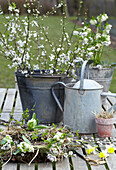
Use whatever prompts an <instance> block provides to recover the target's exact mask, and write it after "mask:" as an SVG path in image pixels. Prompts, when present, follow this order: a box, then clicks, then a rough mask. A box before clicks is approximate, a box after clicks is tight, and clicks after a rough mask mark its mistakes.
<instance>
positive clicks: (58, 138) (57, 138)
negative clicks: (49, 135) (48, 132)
mask: <svg viewBox="0 0 116 170" xmlns="http://www.w3.org/2000/svg"><path fill="white" fill-rule="evenodd" d="M62 134H63V133H61V132H57V133H56V134H55V136H54V137H53V138H54V139H56V140H58V141H59V140H60V138H61V136H62Z"/></svg>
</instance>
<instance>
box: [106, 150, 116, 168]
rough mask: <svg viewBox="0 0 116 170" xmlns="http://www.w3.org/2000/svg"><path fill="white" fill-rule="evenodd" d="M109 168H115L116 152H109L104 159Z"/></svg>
mask: <svg viewBox="0 0 116 170" xmlns="http://www.w3.org/2000/svg"><path fill="white" fill-rule="evenodd" d="M106 161H107V165H108V167H109V170H116V154H115V153H114V154H110V156H109V157H108V158H107V159H106Z"/></svg>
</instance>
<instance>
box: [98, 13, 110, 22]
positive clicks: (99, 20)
mask: <svg viewBox="0 0 116 170" xmlns="http://www.w3.org/2000/svg"><path fill="white" fill-rule="evenodd" d="M107 19H108V15H107V14H100V15H99V16H98V17H97V20H98V22H104V21H106V20H107Z"/></svg>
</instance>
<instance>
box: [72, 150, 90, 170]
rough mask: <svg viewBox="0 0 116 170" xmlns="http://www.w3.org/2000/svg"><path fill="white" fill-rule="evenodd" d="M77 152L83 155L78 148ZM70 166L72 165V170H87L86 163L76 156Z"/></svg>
mask: <svg viewBox="0 0 116 170" xmlns="http://www.w3.org/2000/svg"><path fill="white" fill-rule="evenodd" d="M77 151H78V152H79V153H80V154H82V155H83V153H82V149H81V148H79V149H78V150H77ZM72 164H73V168H74V170H82V169H84V170H88V168H87V164H86V162H85V161H84V160H83V159H81V158H80V157H78V156H77V157H72Z"/></svg>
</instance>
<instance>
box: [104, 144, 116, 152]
mask: <svg viewBox="0 0 116 170" xmlns="http://www.w3.org/2000/svg"><path fill="white" fill-rule="evenodd" d="M106 148H107V151H108V153H114V151H115V149H114V147H113V145H106Z"/></svg>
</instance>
